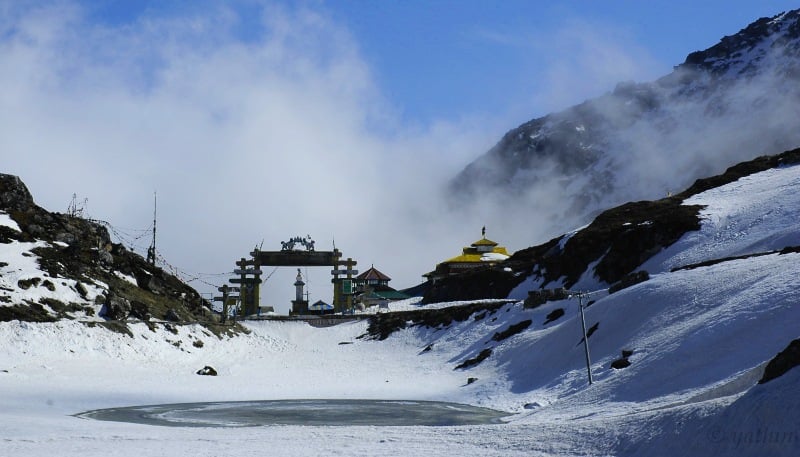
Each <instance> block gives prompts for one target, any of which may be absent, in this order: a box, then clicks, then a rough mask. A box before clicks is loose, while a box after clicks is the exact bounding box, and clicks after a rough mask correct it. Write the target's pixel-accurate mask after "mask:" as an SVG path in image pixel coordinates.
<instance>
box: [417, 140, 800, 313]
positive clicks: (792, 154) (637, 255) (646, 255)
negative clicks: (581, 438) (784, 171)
mask: <svg viewBox="0 0 800 457" xmlns="http://www.w3.org/2000/svg"><path fill="white" fill-rule="evenodd" d="M797 163H800V149H795V150H792V151H786V152H784V153H782V154H779V155H775V156H763V157H759V158H756V159H754V160H751V161H748V162H743V163H740V164H738V165H735V166H733V167H730V168H729V169H728V170H726V171H725V173H723V174H720V175H717V176H713V177H709V178H702V179H698V180H697V181H696V182H695V183H694V184H693V185H692V186H690V187H689V188H688V189H686V190H685V191H683V192H681V193H679V194H676V195H673V196H670V197H667V198H663V199H660V200H656V201H640V202H631V203H626V204H624V205H621V206H618V207H616V208H612V209H609V210H606V211H604V212H602V213H601V214H600V215H598V216H597V217H596V218H595V219H594V221H592V223H590V224H589V225H587V226H585V227H583V228H581V229H578V230H575V231H573V232H571V233H568V234H565V235H562V236H560V237H557V238H554V239H552V240H550V241H548V242H547V243H544V244H542V245H538V246H534V247H530V248H526V249H522V250H520V251H517V252H515V253H514V254H513V255H512V256H511V257H510V258H509V259H507V260H506V261H505V262H502V263H500V264H497V265H495V266H493V267H486V268H482V269H478V270H474V271H469V272H466V273H463V274H460V275H457V276H452V277H448V278H443V279H440V280H438V281H437V282H435V283H433V284H429V285H428V287H427V290H426V292H425V297H424V301H425V302H429V303H430V302H436V301H449V300H470V299H477V298H514V299H524V298H525V297H526V294H527V293H528V291H532V290H538V289H541V288H550V289H553V288H558V287H562V286H563V287H567V288H575V287H580V286H581V285H582V284H583V285H584V287H585V286H586V285H592V286H594V287H608V286H610V285H612V284H614V283H617V282H619V281H622V280H624V279H626V277H627V276H628V275H630V274H632V273H634V272H635V271H636V270H643V271H647V272H649V273H658V272H661V271H664V270H665V269H669V268H676V267H680V266H685V265H691V264H693V263H698V262H706V261H711V260H714V259H715V257H713V256H711V257H703V258H701V257H700V256H693V257H685V258H683V260H682V261H683V263H682V264H679V263H678V262H677V261H672V262H671V263H670V264H669V265H668V266H667V265H660V264H657V262H658V261H657V260H652V261H651V259H653V258H654V257H655V258H660V257H659V256H662V254H660V253H661V252H662V251H663V250H664V249H668V250H669V249H673V248H670V246H672V245H673V243H675V242H677V241H678V240H679V239H681V238H686V237H687V236H689V235H688V234H690V233H692V232H694V231H697V230H700V229H701V226H702V222H703V218H704V216H703V214H704V210H703V208H704V206H705V203H700V201H698V200H695V199H694V196H696V195H699V194H702V193H703V192H706V191H710V190H712V189H715V188H717V187H720V186H725V185H730V184H731V183H733V182H736V181H737V180H739V179H742V178H743V177H747V176H750V175H753V174H757V173H761V172H765V171H767V170H773V169H776V168H780V167H784V166H788V165H792V164H797ZM760 195H769V194H760ZM790 196H791V194H789V197H787V198H790ZM774 204H776V203H775V202H772V201H770V200H769V198H767V197H764V200H763V201H761V202H759V205H760V207H761V208H765V210H766V208H771V207H772V205H774ZM726 217H727V216H726ZM759 217H764V218H769V217H770V215H766V214H765V215H761V216H759ZM781 220H782V221H783V222H784V223H786V226H785V227H783V228H782V229H781V230H782V232H781V233H782V234H783V235H777V234H776V235H774V236H775V237H776V238H775V240H772V241H773V242H772V243H770V242H768V241H763V242H760V243H759V242H758V241H756V240H754V241H753V243H752V244H751V245H749V246H748V249H739V248H736V249H731V250H729V251H724V252H720V253H718V254H719V257H716V258H719V259H721V258H724V257H729V256H734V255H745V254H753V253H755V252H758V251H759V250H761V251H768V250H769V249H777V250H780V249H782V248H784V247H786V246H788V245H791V244H785V243H790V242H795V241H796V242H795V243H794V244H795V245H800V240H796V239H795V238H794V237H793V236H792V235H791V234H792V233H794V232H796V231H797V230H798V228H797V227H796V225H795V224H794V223H793V222H792V221H791V220H783V219H781ZM743 224H744V223H743ZM746 224H748V225H750V224H752V222H746ZM755 233H759V232H755ZM731 236H733V235H731ZM706 242H710V241H709V240H706ZM680 246H683V245H680ZM699 246H703V248H702V249H706V251H707V252H708V253H717V252H716V251H715V250H713V249H708V248H707V247H706V244H705V243H700V244H699ZM770 246H772V248H770ZM674 249H677V250H681V249H683V248H682V247H676V248H674ZM698 249H701V248H698ZM581 281H583V282H581Z"/></svg>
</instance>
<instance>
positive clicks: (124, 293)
mask: <svg viewBox="0 0 800 457" xmlns="http://www.w3.org/2000/svg"><path fill="white" fill-rule="evenodd" d="M58 319H78V320H82V321H86V322H87V323H89V324H90V325H105V326H109V327H112V328H115V329H117V330H121V331H125V330H126V322H128V321H130V320H135V321H145V322H148V323H150V325H156V322H158V321H161V322H167V323H181V322H200V323H203V324H205V325H207V326H209V327H211V328H214V329H216V330H221V329H222V328H219V327H217V318H216V316H214V315H213V314H212V312H211V308H210V305H209V303H208V302H207V301H205V300H203V299H202V298H201V296H200V295H199V294H198V293H197V291H195V290H194V289H192V288H191V287H189V286H188V285H186V284H184V283H183V282H181V281H180V280H178V279H177V278H176V277H174V276H172V275H170V274H168V273H166V272H164V271H163V270H162V269H160V268H158V267H157V266H154V265H150V264H149V263H147V262H146V261H145V260H144V259H143V258H142V257H141V256H139V255H138V254H135V253H133V252H131V251H129V250H127V249H126V248H125V247H124V246H123V245H121V244H117V243H114V242H112V240H111V238H110V236H109V233H108V230H107V229H106V228H105V227H104V226H103V225H101V224H99V223H96V222H93V221H90V220H86V219H82V218H80V217H76V216H74V215H69V214H60V213H51V212H48V211H47V210H45V209H43V208H41V207H39V206H37V205H36V204H35V203H34V201H33V198H32V196H31V194H30V192H29V191H28V189H27V187H26V186H25V184H24V183H23V182H22V181H21V180H20V179H19V178H18V177H16V176H11V175H5V174H0V321H9V320H20V321H34V322H43V321H53V320H58Z"/></svg>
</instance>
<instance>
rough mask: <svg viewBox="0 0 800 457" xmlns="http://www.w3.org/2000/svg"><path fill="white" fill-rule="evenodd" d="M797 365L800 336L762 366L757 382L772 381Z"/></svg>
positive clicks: (799, 353) (799, 363)
mask: <svg viewBox="0 0 800 457" xmlns="http://www.w3.org/2000/svg"><path fill="white" fill-rule="evenodd" d="M798 365H800V338H799V339H796V340H794V341H792V342H791V343H789V346H787V347H786V349H784V350H783V351H781V352H780V353H778V355H776V356H775V357H774V358H773V359H772V360H770V361H769V363H768V364H767V366H766V367H765V368H764V376H762V377H761V379H760V380H759V381H758V383H759V384H764V383H765V382H769V381H772V380H773V379H775V378H777V377H779V376H781V375H783V374H784V373H786V372H787V371H789V370H791V369H792V368H794V367H796V366H798Z"/></svg>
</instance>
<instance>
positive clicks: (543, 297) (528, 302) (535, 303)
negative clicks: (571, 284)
mask: <svg viewBox="0 0 800 457" xmlns="http://www.w3.org/2000/svg"><path fill="white" fill-rule="evenodd" d="M567 297H569V294H568V293H567V289H564V288H563V287H562V288H559V289H535V290H530V291H528V298H526V299H525V302H524V307H525V308H538V307H539V306H541V305H543V304H545V303H547V302H548V301H556V300H564V299H566V298H567Z"/></svg>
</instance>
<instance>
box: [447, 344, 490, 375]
mask: <svg viewBox="0 0 800 457" xmlns="http://www.w3.org/2000/svg"><path fill="white" fill-rule="evenodd" d="M490 355H492V350H491V349H488V348H487V349H484V350H482V351H481V352H480V353H478V355H476V356H475V357H472V358H470V359H467V360H465V361H463V362H461V363H460V364H459V365H458V366H457V367H455V369H456V370H459V369H462V368H471V367H474V366H475V365H477V364H479V363H481V362H483V361H484V360H486V359H487V358H489V356H490Z"/></svg>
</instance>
